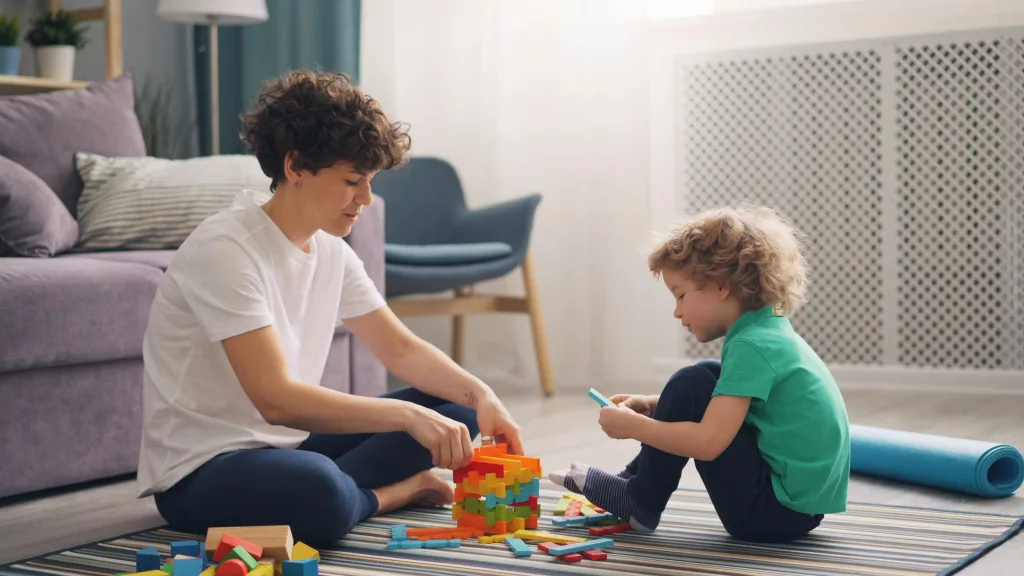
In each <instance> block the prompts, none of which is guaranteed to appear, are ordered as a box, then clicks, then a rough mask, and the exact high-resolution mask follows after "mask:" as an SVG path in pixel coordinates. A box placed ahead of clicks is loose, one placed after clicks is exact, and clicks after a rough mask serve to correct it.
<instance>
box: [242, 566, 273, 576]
mask: <svg viewBox="0 0 1024 576" xmlns="http://www.w3.org/2000/svg"><path fill="white" fill-rule="evenodd" d="M248 576H274V565H273V564H260V565H259V566H256V567H255V568H253V569H252V570H250V571H249V574H248Z"/></svg>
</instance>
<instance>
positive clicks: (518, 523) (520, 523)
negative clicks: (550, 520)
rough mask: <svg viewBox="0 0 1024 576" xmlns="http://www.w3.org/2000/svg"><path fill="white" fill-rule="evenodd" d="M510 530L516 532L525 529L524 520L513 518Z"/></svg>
mask: <svg viewBox="0 0 1024 576" xmlns="http://www.w3.org/2000/svg"><path fill="white" fill-rule="evenodd" d="M510 528H512V531H513V532H518V531H519V530H523V529H525V528H526V520H525V519H524V518H513V519H512V526H510Z"/></svg>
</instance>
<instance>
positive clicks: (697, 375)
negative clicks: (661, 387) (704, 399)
mask: <svg viewBox="0 0 1024 576" xmlns="http://www.w3.org/2000/svg"><path fill="white" fill-rule="evenodd" d="M717 383H718V380H717V379H716V378H715V377H714V376H713V375H712V374H711V373H710V372H708V371H707V370H705V369H704V368H703V367H702V366H687V367H686V368H682V369H680V370H678V371H676V373H675V374H673V375H672V377H671V378H669V379H668V383H667V384H665V392H669V391H671V392H672V393H676V394H698V395H708V396H710V395H711V392H712V391H714V389H715V385H716V384H717Z"/></svg>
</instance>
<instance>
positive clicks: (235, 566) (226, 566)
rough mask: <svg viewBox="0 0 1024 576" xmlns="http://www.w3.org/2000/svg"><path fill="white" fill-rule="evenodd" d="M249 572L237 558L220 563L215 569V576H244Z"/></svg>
mask: <svg viewBox="0 0 1024 576" xmlns="http://www.w3.org/2000/svg"><path fill="white" fill-rule="evenodd" d="M248 572H249V569H248V568H246V567H245V563H243V562H242V561H241V560H239V559H238V558H232V559H230V560H225V561H224V562H221V563H220V565H219V566H218V567H217V572H216V575H217V576H245V575H246V574H247V573H248Z"/></svg>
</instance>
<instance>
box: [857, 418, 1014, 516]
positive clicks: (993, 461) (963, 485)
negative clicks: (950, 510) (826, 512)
mask: <svg viewBox="0 0 1024 576" xmlns="http://www.w3.org/2000/svg"><path fill="white" fill-rule="evenodd" d="M850 470H851V471H852V472H856V473H860V474H867V475H870V476H878V477H881V478H888V479H891V480H901V481H903V482H909V483H912V484H920V485H922V486H930V487H932V488H939V489H944V490H952V491H957V492H964V493H966V494H972V495H975V496H984V497H988V498H997V497H1003V496H1010V495H1012V494H1013V493H1014V492H1015V491H1016V490H1017V489H1018V488H1020V486H1021V484H1022V483H1024V456H1021V453H1020V451H1018V450H1017V449H1016V448H1014V447H1012V446H1009V445H1006V444H995V443H992V442H981V441H978V440H965V439H962V438H950V437H946V436H934V435H931V434H920V433H917V432H903V431H900V430H889V429H886V428H875V427H872V426H863V425H858V424H855V425H851V426H850Z"/></svg>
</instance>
